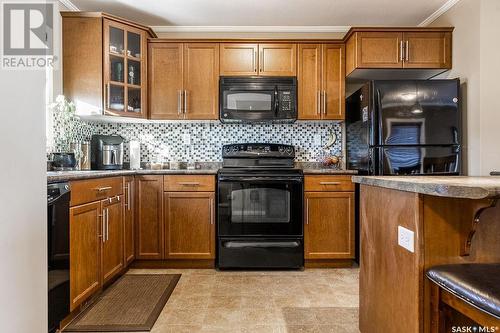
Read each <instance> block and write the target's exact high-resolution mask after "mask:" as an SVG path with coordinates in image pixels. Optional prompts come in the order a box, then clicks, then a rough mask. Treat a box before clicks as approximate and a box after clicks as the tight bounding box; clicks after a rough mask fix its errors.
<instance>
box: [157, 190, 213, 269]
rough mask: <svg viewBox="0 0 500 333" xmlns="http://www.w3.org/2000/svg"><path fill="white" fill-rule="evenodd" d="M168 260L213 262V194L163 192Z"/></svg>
mask: <svg viewBox="0 0 500 333" xmlns="http://www.w3.org/2000/svg"><path fill="white" fill-rule="evenodd" d="M164 207H165V214H164V215H165V255H166V258H167V259H214V258H215V193H214V192H165V194H164Z"/></svg>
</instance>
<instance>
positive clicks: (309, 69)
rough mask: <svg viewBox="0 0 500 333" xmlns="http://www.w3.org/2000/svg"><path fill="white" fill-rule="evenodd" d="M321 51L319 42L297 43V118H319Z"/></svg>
mask: <svg viewBox="0 0 500 333" xmlns="http://www.w3.org/2000/svg"><path fill="white" fill-rule="evenodd" d="M321 51H322V47H321V44H299V47H298V58H299V60H298V71H297V84H298V87H297V89H298V107H299V119H320V118H321V109H320V108H321V102H320V100H321V90H322V82H321V77H322V63H321V59H322V53H321Z"/></svg>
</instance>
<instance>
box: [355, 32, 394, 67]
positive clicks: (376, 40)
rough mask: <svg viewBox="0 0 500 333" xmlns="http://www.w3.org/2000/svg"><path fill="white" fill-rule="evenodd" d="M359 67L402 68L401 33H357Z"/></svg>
mask: <svg viewBox="0 0 500 333" xmlns="http://www.w3.org/2000/svg"><path fill="white" fill-rule="evenodd" d="M356 37H357V50H356V52H357V55H358V63H357V67H360V68H402V67H403V59H402V55H401V52H400V51H401V42H402V40H403V34H402V33H401V32H359V33H357V36H356Z"/></svg>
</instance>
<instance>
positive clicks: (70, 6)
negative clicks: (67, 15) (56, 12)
mask: <svg viewBox="0 0 500 333" xmlns="http://www.w3.org/2000/svg"><path fill="white" fill-rule="evenodd" d="M59 2H60V3H62V4H63V5H64V6H65V7H66V8H68V10H70V11H72V12H79V11H80V9H79V8H78V7H77V6H76V5H75V4H74V3H72V2H71V0H59Z"/></svg>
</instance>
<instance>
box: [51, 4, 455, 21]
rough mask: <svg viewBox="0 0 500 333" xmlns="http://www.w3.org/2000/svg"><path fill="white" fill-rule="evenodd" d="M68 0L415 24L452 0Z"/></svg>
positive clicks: (126, 10) (152, 9)
mask: <svg viewBox="0 0 500 333" xmlns="http://www.w3.org/2000/svg"><path fill="white" fill-rule="evenodd" d="M70 1H71V3H73V4H74V5H75V6H76V7H78V9H79V10H84V11H104V12H108V13H110V14H114V15H117V16H121V17H124V18H127V19H130V20H134V21H137V22H139V23H143V24H145V25H149V26H380V25H384V26H416V25H418V24H420V23H421V22H422V21H424V20H425V19H426V18H428V17H429V16H430V15H432V14H433V13H434V12H436V11H437V10H438V9H439V8H440V7H442V6H445V7H446V6H448V5H449V3H451V2H452V3H455V2H457V1H458V0H253V1H252V0H70ZM61 2H63V3H64V2H67V0H65V1H61Z"/></svg>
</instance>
